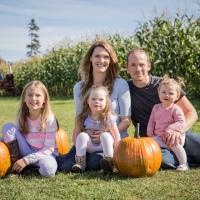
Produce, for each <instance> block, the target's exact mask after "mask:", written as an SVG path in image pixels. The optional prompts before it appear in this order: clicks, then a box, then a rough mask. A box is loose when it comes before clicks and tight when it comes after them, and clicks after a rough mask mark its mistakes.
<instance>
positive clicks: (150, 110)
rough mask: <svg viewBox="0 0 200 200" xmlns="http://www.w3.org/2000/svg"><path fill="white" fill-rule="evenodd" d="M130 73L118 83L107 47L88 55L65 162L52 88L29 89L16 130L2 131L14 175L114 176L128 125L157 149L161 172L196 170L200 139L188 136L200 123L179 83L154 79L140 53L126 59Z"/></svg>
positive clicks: (35, 84) (33, 85)
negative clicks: (100, 173)
mask: <svg viewBox="0 0 200 200" xmlns="http://www.w3.org/2000/svg"><path fill="white" fill-rule="evenodd" d="M125 68H126V71H127V73H128V74H129V75H130V78H131V79H130V80H128V81H127V80H125V79H123V78H121V77H120V76H119V64H118V60H117V55H116V53H115V51H114V49H113V47H112V46H111V45H110V44H109V43H108V42H107V41H103V40H100V41H96V42H94V43H93V44H92V46H91V47H90V48H89V49H88V51H87V52H86V54H85V56H84V57H83V59H82V61H81V64H80V68H79V72H80V75H81V81H79V82H77V83H76V84H75V86H74V90H73V94H74V102H75V113H76V115H75V122H74V129H73V146H72V148H71V149H70V151H69V152H68V153H67V154H66V155H62V156H61V155H59V154H58V152H57V150H56V142H55V141H56V131H57V128H58V123H57V120H56V117H55V115H54V114H53V112H52V110H51V107H50V98H49V94H48V91H47V88H46V87H45V85H44V84H43V83H42V82H41V81H37V80H34V81H31V82H29V83H28V84H27V85H26V86H25V87H24V89H23V91H22V94H21V105H20V109H19V111H18V117H17V121H16V124H12V123H7V124H5V125H4V126H3V129H2V136H3V137H2V138H1V140H2V141H3V142H4V143H5V144H6V145H7V147H8V149H9V152H10V155H11V168H10V170H9V173H11V174H12V173H20V172H22V171H23V170H24V169H25V168H26V167H27V166H35V167H37V169H38V172H39V173H40V174H41V176H44V177H52V176H54V175H55V173H56V172H57V171H65V172H75V173H79V172H83V171H85V170H99V169H102V170H103V171H104V172H105V173H112V172H113V169H114V164H113V152H114V149H115V148H116V146H117V145H118V143H119V141H120V140H121V138H124V137H127V136H128V132H127V129H128V127H129V125H130V123H132V124H133V125H136V124H137V123H139V124H140V135H141V136H143V137H147V136H148V137H153V139H155V141H156V142H157V143H158V144H159V145H160V148H161V152H162V164H161V168H163V169H169V168H172V169H176V170H178V171H185V170H188V169H189V167H199V166H200V153H199V152H200V135H198V134H196V133H193V132H191V131H189V129H190V128H191V127H192V125H193V124H194V123H195V122H196V121H197V119H198V116H197V112H196V110H195V108H194V107H193V105H192V104H191V103H190V101H189V100H188V99H187V97H186V94H185V92H184V91H183V90H182V88H181V82H180V81H178V80H175V79H173V78H170V77H169V76H167V75H165V76H163V77H157V76H153V75H151V74H150V70H151V63H150V58H149V55H148V53H147V52H145V51H144V50H143V49H141V48H136V49H133V50H132V51H130V52H129V53H128V55H127V59H126V66H125Z"/></svg>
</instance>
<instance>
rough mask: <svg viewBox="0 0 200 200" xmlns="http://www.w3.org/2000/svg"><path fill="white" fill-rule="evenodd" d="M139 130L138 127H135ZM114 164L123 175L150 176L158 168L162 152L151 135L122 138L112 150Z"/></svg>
mask: <svg viewBox="0 0 200 200" xmlns="http://www.w3.org/2000/svg"><path fill="white" fill-rule="evenodd" d="M137 130H139V128H138V129H137ZM113 159H114V164H115V166H116V168H117V169H118V170H119V172H120V173H121V174H122V175H125V176H136V177H139V176H152V175H154V174H155V173H156V172H157V171H158V170H159V168H160V165H161V161H162V154H161V150H160V146H159V144H158V143H157V142H156V141H155V140H154V139H153V138H151V137H141V138H140V137H139V131H137V136H136V138H134V137H127V138H124V139H122V140H121V141H120V142H119V144H118V146H117V147H116V149H115V151H114V157H113Z"/></svg>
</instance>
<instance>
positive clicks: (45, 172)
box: [39, 159, 58, 177]
mask: <svg viewBox="0 0 200 200" xmlns="http://www.w3.org/2000/svg"><path fill="white" fill-rule="evenodd" d="M39 167H40V168H39V172H40V174H41V175H42V176H44V177H52V176H54V175H55V174H56V171H57V167H58V165H57V162H56V160H54V161H53V159H50V160H47V159H44V160H43V159H42V160H41V161H39Z"/></svg>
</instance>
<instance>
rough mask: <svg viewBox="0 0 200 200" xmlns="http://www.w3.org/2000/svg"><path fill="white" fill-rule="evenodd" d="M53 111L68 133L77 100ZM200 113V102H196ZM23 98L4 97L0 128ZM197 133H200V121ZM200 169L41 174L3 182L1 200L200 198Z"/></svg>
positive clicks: (56, 102)
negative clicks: (148, 173)
mask: <svg viewBox="0 0 200 200" xmlns="http://www.w3.org/2000/svg"><path fill="white" fill-rule="evenodd" d="M51 103H52V108H53V111H54V113H55V114H56V116H57V118H58V120H59V123H60V126H61V127H62V128H64V129H65V130H66V132H67V134H68V138H69V140H70V144H71V133H72V129H73V124H74V105H73V100H72V99H69V100H66V99H65V98H64V97H58V98H53V99H52V101H51ZM193 103H194V105H195V107H196V109H197V110H198V114H199V111H200V103H199V102H197V101H193ZM18 105H19V98H11V97H0V128H2V125H3V124H4V123H6V122H9V121H11V122H15V118H16V112H17V108H18ZM132 130H133V129H132V128H131V129H129V132H132ZM193 131H196V132H200V121H198V122H197V123H196V124H195V125H194V127H193ZM199 181H200V169H190V170H189V171H187V172H183V173H177V172H176V171H172V170H167V171H159V172H158V173H156V175H154V176H153V177H142V178H131V177H123V176H121V175H119V174H114V175H104V174H103V172H102V171H99V172H86V173H83V174H72V173H68V174H65V173H58V174H56V176H55V177H53V178H42V177H40V176H38V175H37V174H33V175H31V176H18V177H15V178H4V179H0V191H1V193H0V199H1V200H3V199H6V200H7V199H20V200H21V199H48V200H50V199H66V200H67V199H127V200H128V199H133V200H134V199H138V200H139V199H141V200H142V199H146V200H149V199H154V200H157V199H191V200H197V199H200V189H199V186H200V184H199Z"/></svg>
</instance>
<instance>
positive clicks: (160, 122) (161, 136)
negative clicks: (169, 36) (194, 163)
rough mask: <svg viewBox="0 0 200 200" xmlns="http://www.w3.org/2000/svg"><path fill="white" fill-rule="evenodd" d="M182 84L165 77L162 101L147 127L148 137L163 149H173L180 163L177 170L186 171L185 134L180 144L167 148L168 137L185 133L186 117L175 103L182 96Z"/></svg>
mask: <svg viewBox="0 0 200 200" xmlns="http://www.w3.org/2000/svg"><path fill="white" fill-rule="evenodd" d="M181 91H182V89H181V84H180V83H179V82H177V81H176V80H174V79H172V78H169V77H168V76H164V77H163V79H162V80H161V81H160V84H159V86H158V95H159V99H160V101H161V103H160V104H156V105H155V106H154V107H153V109H152V112H151V115H150V119H149V123H148V126H147V135H148V136H152V137H154V139H155V140H156V141H157V142H158V143H159V144H160V146H161V147H163V148H169V149H171V150H172V151H173V152H174V153H175V155H176V157H177V159H178V161H179V166H178V167H177V170H179V171H185V170H187V169H188V164H187V156H186V152H185V150H184V148H183V145H184V143H185V133H183V134H182V136H181V138H180V141H179V144H176V145H173V146H167V142H166V141H167V137H168V135H169V134H173V133H174V132H177V131H179V132H183V129H184V125H185V117H184V114H183V111H182V110H181V108H180V107H179V106H177V105H176V104H175V102H176V101H177V100H178V99H179V98H180V95H181Z"/></svg>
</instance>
